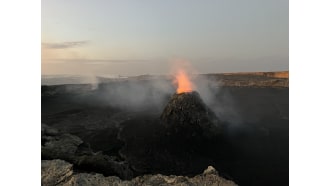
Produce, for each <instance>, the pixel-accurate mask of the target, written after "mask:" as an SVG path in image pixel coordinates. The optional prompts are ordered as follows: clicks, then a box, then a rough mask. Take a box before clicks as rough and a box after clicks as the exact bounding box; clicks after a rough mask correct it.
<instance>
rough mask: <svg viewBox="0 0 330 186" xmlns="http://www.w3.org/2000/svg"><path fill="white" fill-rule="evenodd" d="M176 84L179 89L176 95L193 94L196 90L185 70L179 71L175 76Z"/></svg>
mask: <svg viewBox="0 0 330 186" xmlns="http://www.w3.org/2000/svg"><path fill="white" fill-rule="evenodd" d="M175 78H176V83H177V85H178V88H177V89H176V93H178V94H179V93H183V92H191V91H193V89H194V85H193V84H192V82H191V81H190V80H189V77H188V75H187V74H186V72H185V71H184V70H178V72H177V74H176V75H175Z"/></svg>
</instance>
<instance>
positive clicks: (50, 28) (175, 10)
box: [41, 0, 289, 75]
mask: <svg viewBox="0 0 330 186" xmlns="http://www.w3.org/2000/svg"><path fill="white" fill-rule="evenodd" d="M41 3H42V9H41V11H42V16H41V18H42V20H41V21H42V25H41V28H42V31H41V33H42V38H41V40H42V44H41V46H42V56H41V57H42V74H43V75H54V74H80V75H83V74H94V75H112V74H115V75H116V74H121V75H140V74H166V73H168V72H169V68H170V67H169V64H170V63H169V61H171V60H172V59H176V58H180V59H185V60H187V61H190V63H191V64H192V66H194V68H195V69H196V70H197V71H198V72H200V73H217V72H218V73H220V72H244V71H279V70H288V69H289V5H288V4H289V2H288V1H287V0H249V1H247V0H205V1H197V0H191V1H188V0H179V1H178V0H139V1H136V0H130V1H128V0H117V1H112V0H94V1H91V0H43V1H41Z"/></svg>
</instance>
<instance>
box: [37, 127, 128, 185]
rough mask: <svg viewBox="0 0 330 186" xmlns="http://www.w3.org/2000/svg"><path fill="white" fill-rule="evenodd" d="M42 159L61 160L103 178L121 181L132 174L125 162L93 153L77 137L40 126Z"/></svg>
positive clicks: (100, 153) (100, 152)
mask: <svg viewBox="0 0 330 186" xmlns="http://www.w3.org/2000/svg"><path fill="white" fill-rule="evenodd" d="M41 139H42V142H41V143H42V144H41V157H42V159H46V160H51V159H62V160H65V161H68V162H70V163H72V164H73V165H74V166H75V167H76V168H78V169H80V170H81V171H83V172H84V171H88V172H100V173H102V174H104V175H105V176H108V175H116V176H119V177H120V178H122V179H131V178H132V177H133V172H132V170H131V169H130V168H129V165H128V163H127V162H125V161H120V160H118V159H117V158H116V157H113V156H108V155H106V154H103V152H102V151H99V152H97V153H95V152H93V151H92V149H90V148H89V147H88V145H87V144H85V143H84V142H83V141H82V140H81V139H80V138H79V137H78V136H75V135H72V134H69V133H61V132H60V131H58V130H57V129H55V128H52V127H50V126H48V125H45V124H42V128H41Z"/></svg>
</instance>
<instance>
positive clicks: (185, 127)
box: [161, 71, 219, 136]
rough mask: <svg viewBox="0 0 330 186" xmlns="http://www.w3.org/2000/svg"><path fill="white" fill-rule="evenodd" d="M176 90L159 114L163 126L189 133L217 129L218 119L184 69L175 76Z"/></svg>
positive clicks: (200, 132)
mask: <svg viewBox="0 0 330 186" xmlns="http://www.w3.org/2000/svg"><path fill="white" fill-rule="evenodd" d="M176 81H177V84H178V88H177V92H176V93H175V94H174V95H173V96H172V97H171V99H170V101H169V102H168V104H167V105H166V107H165V108H164V110H163V113H162V115H161V120H162V121H163V122H164V124H165V126H166V127H167V128H169V129H171V130H172V131H174V132H175V133H182V132H183V133H190V134H191V135H193V136H194V135H197V134H209V133H210V132H213V133H214V132H215V131H218V130H216V129H219V128H218V126H219V120H218V118H217V117H216V115H215V114H214V112H213V111H212V110H211V109H210V108H209V107H207V106H206V104H205V103H204V102H203V100H202V99H201V97H200V95H199V93H198V92H196V91H193V88H194V85H193V84H192V83H191V81H190V80H189V78H188V76H187V75H186V74H185V72H184V71H180V72H179V73H178V75H177V76H176Z"/></svg>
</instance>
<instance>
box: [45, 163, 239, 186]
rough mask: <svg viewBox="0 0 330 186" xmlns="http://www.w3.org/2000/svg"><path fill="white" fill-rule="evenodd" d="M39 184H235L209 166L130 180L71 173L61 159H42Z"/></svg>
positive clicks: (194, 185)
mask: <svg viewBox="0 0 330 186" xmlns="http://www.w3.org/2000/svg"><path fill="white" fill-rule="evenodd" d="M41 165H42V172H41V178H42V179H41V184H42V185H44V186H48V185H65V186H69V185H77V186H78V185H95V186H96V185H100V186H106V185H117V186H121V185H122V186H133V185H141V186H143V185H163V186H167V185H177V186H179V185H180V186H181V185H191V186H199V185H214V186H216V185H217V186H235V185H236V184H235V183H234V182H233V181H230V180H226V179H224V178H222V177H220V176H219V175H218V173H217V171H216V170H215V169H214V168H213V167H212V166H209V167H208V168H207V169H206V170H205V171H204V172H203V173H202V174H200V175H197V176H195V177H192V178H189V177H186V176H174V175H171V176H165V175H161V174H156V175H144V176H139V177H136V178H134V179H132V180H130V181H124V180H121V179H120V178H118V177H116V176H108V177H104V176H103V175H102V174H89V173H73V166H72V164H70V163H68V162H65V161H63V160H42V162H41Z"/></svg>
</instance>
